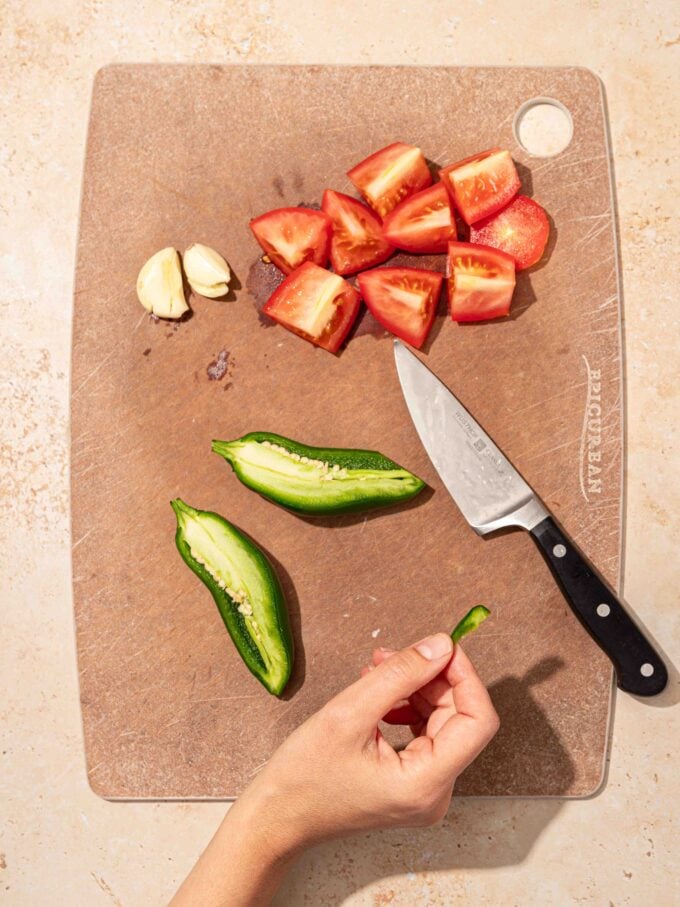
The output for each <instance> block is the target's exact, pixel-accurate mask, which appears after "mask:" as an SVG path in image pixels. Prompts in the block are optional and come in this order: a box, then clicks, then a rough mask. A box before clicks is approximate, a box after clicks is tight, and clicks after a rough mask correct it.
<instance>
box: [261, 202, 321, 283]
mask: <svg viewBox="0 0 680 907" xmlns="http://www.w3.org/2000/svg"><path fill="white" fill-rule="evenodd" d="M250 229H251V230H252V231H253V233H254V234H255V239H256V240H257V241H258V242H259V244H260V245H261V246H262V248H263V249H264V251H265V253H266V254H267V255H268V256H269V258H270V259H271V260H272V261H273V262H274V264H275V265H276V267H277V268H279V269H280V270H281V271H283V273H284V274H290V272H291V271H294V270H295V268H298V267H299V266H300V265H301V264H304V262H306V261H313V262H315V263H316V264H317V265H321V266H322V267H323V266H324V265H325V264H327V263H328V253H329V250H330V244H331V222H330V219H329V218H328V217H327V215H325V214H324V213H323V211H315V210H314V209H313V208H276V209H275V210H274V211H268V212H267V213H266V214H261V215H260V216H259V217H256V218H255V219H254V220H251V222H250Z"/></svg>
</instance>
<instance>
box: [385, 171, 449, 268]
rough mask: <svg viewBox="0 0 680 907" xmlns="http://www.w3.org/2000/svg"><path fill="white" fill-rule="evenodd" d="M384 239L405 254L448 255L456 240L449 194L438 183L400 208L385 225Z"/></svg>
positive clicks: (412, 197)
mask: <svg viewBox="0 0 680 907" xmlns="http://www.w3.org/2000/svg"><path fill="white" fill-rule="evenodd" d="M383 235H384V236H385V238H386V239H389V241H390V242H391V243H392V245H394V246H396V247H397V248H398V249H404V250H405V251H406V252H416V253H418V252H431V253H437V252H446V249H447V247H448V244H449V242H450V241H451V240H455V238H456V221H455V218H454V216H453V211H452V210H451V202H450V200H449V193H448V192H447V191H446V187H445V186H444V184H443V183H436V184H435V185H434V186H430V187H429V188H427V189H423V190H422V192H416V194H415V195H412V196H411V197H410V198H407V199H406V200H405V201H403V202H401V203H400V204H398V205H397V207H396V208H395V209H394V210H393V211H390V213H389V214H388V215H387V217H386V218H385V220H384V221H383Z"/></svg>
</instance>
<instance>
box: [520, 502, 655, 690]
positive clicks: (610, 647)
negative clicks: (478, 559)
mask: <svg viewBox="0 0 680 907" xmlns="http://www.w3.org/2000/svg"><path fill="white" fill-rule="evenodd" d="M531 534H532V535H533V537H534V539H535V541H536V544H537V545H538V547H539V548H540V549H541V553H542V554H543V557H544V558H545V559H546V561H547V562H548V566H549V567H550V569H551V570H552V572H553V576H554V577H555V579H556V580H557V582H558V583H559V585H560V586H561V588H562V591H563V592H564V595H565V597H566V599H567V601H568V602H569V604H570V606H571V609H572V611H573V612H574V613H575V614H576V616H577V617H578V619H579V620H580V621H581V623H582V624H583V626H584V627H585V628H586V630H587V631H588V632H589V633H590V635H591V636H592V637H593V639H594V640H595V642H596V643H597V644H598V646H599V647H600V648H601V649H602V651H603V652H604V653H605V654H606V655H607V656H608V657H609V659H610V660H611V662H612V663H613V665H614V668H615V669H616V682H617V685H618V686H619V687H620V689H622V690H625V691H626V692H627V693H633V694H634V695H635V696H656V694H657V693H660V692H661V691H662V690H663V689H664V687H665V686H666V684H667V682H668V671H667V670H666V665H665V664H664V663H663V661H662V659H661V657H660V656H659V655H658V653H657V652H656V651H655V650H654V648H653V647H652V645H651V644H650V643H649V641H648V640H647V639H646V638H645V636H644V634H643V633H642V631H641V630H640V629H639V627H638V626H637V624H636V623H634V621H633V619H632V618H631V617H630V615H629V614H628V612H627V611H626V609H625V608H624V607H623V605H622V604H621V602H620V601H619V600H618V598H617V597H616V595H614V593H613V592H612V590H611V589H610V588H609V586H607V584H606V583H605V582H604V580H603V579H602V577H601V576H600V575H599V573H598V572H597V570H596V569H595V567H593V565H592V564H590V563H589V562H588V561H587V560H586V558H585V557H584V556H583V554H581V552H580V551H579V550H578V548H577V547H576V546H575V545H574V543H573V542H572V541H571V539H570V538H569V536H568V535H566V533H564V532H563V531H562V530H561V529H560V527H559V526H558V525H557V523H556V522H555V520H554V519H553V518H552V517H550V516H549V517H546V519H545V520H543V522H542V523H539V524H538V526H535V527H534V528H533V529H532V530H531Z"/></svg>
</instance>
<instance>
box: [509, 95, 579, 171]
mask: <svg viewBox="0 0 680 907" xmlns="http://www.w3.org/2000/svg"><path fill="white" fill-rule="evenodd" d="M512 129H513V132H514V133H515V138H516V139H517V141H518V142H519V144H520V145H521V146H522V148H524V150H525V151H527V152H528V153H529V154H532V155H533V156H534V157H554V156H555V155H556V154H560V152H562V151H564V149H565V148H567V147H568V146H569V145H570V144H571V140H572V138H573V137H574V121H573V120H572V118H571V113H570V112H569V110H568V108H566V107H565V106H564V104H562V102H561V101H556V100H555V99H554V98H532V99H531V100H530V101H525V103H524V104H522V106H521V107H520V108H519V110H518V111H517V113H516V114H515V122H514V123H513V126H512Z"/></svg>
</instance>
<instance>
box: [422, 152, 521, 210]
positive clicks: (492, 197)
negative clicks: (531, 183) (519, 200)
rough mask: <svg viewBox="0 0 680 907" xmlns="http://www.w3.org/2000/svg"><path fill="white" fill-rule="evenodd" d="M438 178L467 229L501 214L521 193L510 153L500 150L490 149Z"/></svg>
mask: <svg viewBox="0 0 680 907" xmlns="http://www.w3.org/2000/svg"><path fill="white" fill-rule="evenodd" d="M439 177H440V179H441V181H442V182H443V183H444V185H445V186H446V188H447V189H448V191H449V192H450V194H451V198H452V199H453V202H454V204H455V206H456V208H457V209H458V210H459V211H460V213H461V215H462V217H463V220H464V221H465V223H466V224H468V225H472V224H474V223H476V222H477V221H478V220H481V219H482V218H484V217H489V216H490V215H492V214H495V213H496V211H500V209H501V208H503V207H504V206H505V205H507V204H508V202H509V201H510V200H511V199H512V198H513V196H515V195H517V193H518V192H519V190H520V181H519V176H518V174H517V168H516V167H515V164H514V161H513V160H512V158H511V157H510V152H509V151H505V150H503V149H501V148H490V149H489V150H488V151H482V152H480V153H479V154H473V155H472V156H471V157H466V158H465V159H464V160H462V161H458V163H456V164H451V165H450V166H448V167H444V169H443V170H440V172H439Z"/></svg>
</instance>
